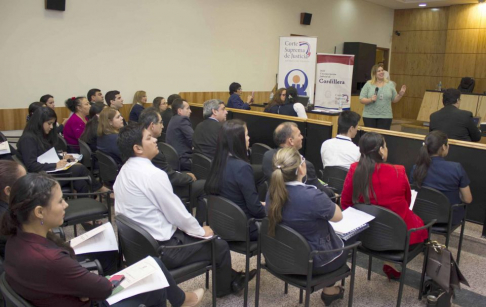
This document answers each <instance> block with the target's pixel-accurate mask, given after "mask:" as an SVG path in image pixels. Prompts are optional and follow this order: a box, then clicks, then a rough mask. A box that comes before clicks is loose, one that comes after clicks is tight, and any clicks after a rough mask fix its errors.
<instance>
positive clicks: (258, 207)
mask: <svg viewBox="0 0 486 307" xmlns="http://www.w3.org/2000/svg"><path fill="white" fill-rule="evenodd" d="M249 144H250V137H249V136H248V129H247V128H246V124H245V122H243V121H241V120H239V119H233V120H229V121H226V122H224V124H223V126H222V128H221V130H220V131H219V137H218V145H217V147H216V155H215V157H214V160H213V163H212V164H211V170H210V172H209V176H208V179H207V180H206V185H205V187H204V188H205V190H206V193H207V194H213V195H220V196H223V197H225V198H227V199H229V200H231V201H232V202H234V203H235V204H237V205H238V206H239V207H240V208H241V209H242V210H243V212H245V214H246V216H247V218H252V217H253V218H263V217H265V208H264V205H263V204H262V203H261V202H260V201H259V199H258V192H257V189H256V186H255V179H254V176H253V168H252V167H251V165H250V163H249V160H248V156H247V151H248V147H249ZM250 239H251V240H257V239H258V229H257V227H256V226H255V225H254V224H253V225H252V226H251V227H250Z"/></svg>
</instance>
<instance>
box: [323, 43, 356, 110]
mask: <svg viewBox="0 0 486 307" xmlns="http://www.w3.org/2000/svg"><path fill="white" fill-rule="evenodd" d="M316 66H317V69H316V99H315V105H314V107H315V108H317V109H322V110H325V109H327V110H339V109H343V110H349V109H350V107H351V83H352V80H353V66H354V55H349V54H324V53H319V54H318V55H317V65H316Z"/></svg>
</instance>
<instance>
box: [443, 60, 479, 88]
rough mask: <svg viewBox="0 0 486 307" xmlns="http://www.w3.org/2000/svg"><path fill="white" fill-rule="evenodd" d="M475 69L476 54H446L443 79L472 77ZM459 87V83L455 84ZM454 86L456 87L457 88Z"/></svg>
mask: <svg viewBox="0 0 486 307" xmlns="http://www.w3.org/2000/svg"><path fill="white" fill-rule="evenodd" d="M475 68H476V54H446V55H445V58H444V77H457V78H462V77H472V76H474V73H475ZM457 85H459V83H457ZM457 85H456V87H457Z"/></svg>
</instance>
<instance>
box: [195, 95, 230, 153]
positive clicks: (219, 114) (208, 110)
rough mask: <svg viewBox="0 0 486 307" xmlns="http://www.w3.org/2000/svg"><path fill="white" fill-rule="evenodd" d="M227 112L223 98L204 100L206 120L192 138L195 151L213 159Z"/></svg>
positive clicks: (200, 124)
mask: <svg viewBox="0 0 486 307" xmlns="http://www.w3.org/2000/svg"><path fill="white" fill-rule="evenodd" d="M227 114H228V111H226V107H225V105H224V102H222V101H221V100H218V99H211V100H208V101H206V102H204V106H203V117H204V120H203V121H202V122H200V123H199V124H198V125H197V127H196V130H194V136H193V138H192V145H193V147H194V152H195V153H200V154H203V155H205V156H206V157H208V158H209V159H211V160H213V159H214V155H215V154H216V145H217V144H218V135H219V130H221V125H222V124H223V122H225V121H226V115H227Z"/></svg>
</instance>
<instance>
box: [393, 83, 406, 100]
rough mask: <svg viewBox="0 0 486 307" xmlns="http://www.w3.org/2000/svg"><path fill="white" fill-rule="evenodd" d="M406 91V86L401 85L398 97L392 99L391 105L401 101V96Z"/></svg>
mask: <svg viewBox="0 0 486 307" xmlns="http://www.w3.org/2000/svg"><path fill="white" fill-rule="evenodd" d="M406 91H407V86H406V85H405V84H404V85H402V88H401V89H400V92H398V95H397V96H396V97H395V99H393V101H392V102H393V103H397V102H399V101H400V99H402V97H403V95H405V92H406Z"/></svg>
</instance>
